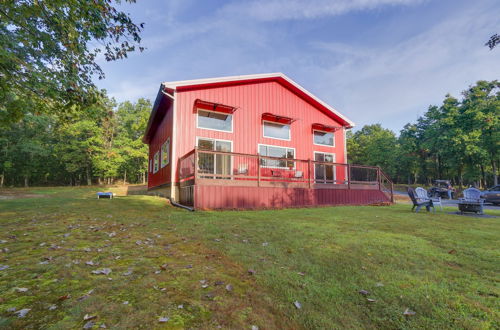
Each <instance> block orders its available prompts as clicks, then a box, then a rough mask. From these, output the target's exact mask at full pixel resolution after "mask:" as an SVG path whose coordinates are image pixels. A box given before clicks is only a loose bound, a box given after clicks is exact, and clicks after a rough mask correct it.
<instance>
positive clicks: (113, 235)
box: [108, 232, 116, 237]
mask: <svg viewBox="0 0 500 330" xmlns="http://www.w3.org/2000/svg"><path fill="white" fill-rule="evenodd" d="M108 236H109V237H115V236H116V233H115V232H112V233H109V234H108Z"/></svg>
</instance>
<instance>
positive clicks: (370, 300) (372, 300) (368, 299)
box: [366, 298, 376, 303]
mask: <svg viewBox="0 0 500 330" xmlns="http://www.w3.org/2000/svg"><path fill="white" fill-rule="evenodd" d="M366 301H368V302H371V303H374V302H376V300H375V299H371V298H366Z"/></svg>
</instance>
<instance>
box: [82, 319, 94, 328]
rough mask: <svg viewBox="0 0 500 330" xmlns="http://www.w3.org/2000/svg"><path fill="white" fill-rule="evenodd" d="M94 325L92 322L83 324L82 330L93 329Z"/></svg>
mask: <svg viewBox="0 0 500 330" xmlns="http://www.w3.org/2000/svg"><path fill="white" fill-rule="evenodd" d="M94 324H95V323H94V322H93V321H88V322H87V323H85V324H84V325H83V328H84V329H91V328H93V327H94Z"/></svg>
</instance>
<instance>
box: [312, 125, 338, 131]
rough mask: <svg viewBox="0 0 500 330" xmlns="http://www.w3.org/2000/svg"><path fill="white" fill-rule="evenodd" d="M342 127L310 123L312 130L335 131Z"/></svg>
mask: <svg viewBox="0 0 500 330" xmlns="http://www.w3.org/2000/svg"><path fill="white" fill-rule="evenodd" d="M341 128H342V127H335V126H328V125H323V124H320V123H315V124H312V129H313V130H318V131H323V132H335V131H338V130H339V129H341Z"/></svg>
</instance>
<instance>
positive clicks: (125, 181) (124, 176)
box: [123, 170, 127, 184]
mask: <svg viewBox="0 0 500 330" xmlns="http://www.w3.org/2000/svg"><path fill="white" fill-rule="evenodd" d="M123 184H127V170H125V172H123Z"/></svg>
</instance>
